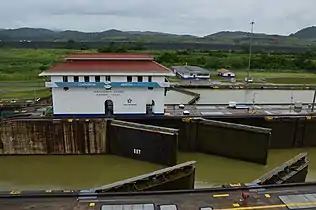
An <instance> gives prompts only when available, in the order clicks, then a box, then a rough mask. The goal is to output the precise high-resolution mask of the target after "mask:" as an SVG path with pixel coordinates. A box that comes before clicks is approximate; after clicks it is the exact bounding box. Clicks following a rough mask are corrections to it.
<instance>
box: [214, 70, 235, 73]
mask: <svg viewBox="0 0 316 210" xmlns="http://www.w3.org/2000/svg"><path fill="white" fill-rule="evenodd" d="M217 72H219V73H229V72H232V71H230V70H228V69H219V70H217Z"/></svg>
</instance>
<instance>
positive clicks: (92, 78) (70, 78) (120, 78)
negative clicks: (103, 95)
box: [51, 76, 165, 82]
mask: <svg viewBox="0 0 316 210" xmlns="http://www.w3.org/2000/svg"><path fill="white" fill-rule="evenodd" d="M110 79H111V82H126V81H127V76H110ZM137 79H138V78H137V76H132V82H137V81H138V80H137ZM89 80H90V82H95V76H90V77H89ZM51 81H52V82H62V81H63V77H62V76H52V77H51ZM105 81H106V79H105V76H100V82H105ZM164 81H165V77H162V76H161V77H152V82H164ZM68 82H74V77H73V76H68ZM79 82H84V76H79ZM143 82H148V76H143Z"/></svg>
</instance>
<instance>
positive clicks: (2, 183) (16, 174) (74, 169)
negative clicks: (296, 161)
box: [0, 149, 316, 190]
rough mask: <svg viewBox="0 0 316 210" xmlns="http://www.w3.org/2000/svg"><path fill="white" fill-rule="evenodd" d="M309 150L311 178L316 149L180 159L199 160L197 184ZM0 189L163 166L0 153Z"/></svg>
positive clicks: (96, 180) (226, 179)
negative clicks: (257, 158) (250, 159)
mask: <svg viewBox="0 0 316 210" xmlns="http://www.w3.org/2000/svg"><path fill="white" fill-rule="evenodd" d="M300 152H308V153H309V159H310V162H311V163H310V169H309V174H308V180H309V181H312V180H314V181H316V149H295V150H272V151H270V153H269V160H268V165H267V166H261V165H257V164H251V163H247V162H243V161H236V160H232V159H227V158H221V157H216V156H211V155H205V154H199V153H179V161H178V162H179V163H180V162H185V161H189V160H196V161H198V163H197V164H196V169H197V174H196V187H209V186H212V185H214V184H220V183H230V182H250V181H253V180H254V179H256V178H258V177H259V176H261V175H262V174H263V173H265V172H267V171H269V170H271V169H272V168H274V167H276V166H278V165H279V164H282V163H283V162H285V161H286V160H288V159H289V158H291V157H293V156H295V155H297V154H299V153H300ZM0 166H1V172H0V190H23V189H87V188H91V187H98V186H102V185H105V184H108V183H111V182H114V181H119V180H123V179H126V178H130V177H133V176H137V175H141V174H143V173H148V172H151V171H154V170H157V169H161V168H163V166H160V165H155V164H150V163H146V162H141V161H136V160H132V159H126V158H121V157H117V156H110V155H104V156H41V157H39V156H32V157H30V156H29V157H0Z"/></svg>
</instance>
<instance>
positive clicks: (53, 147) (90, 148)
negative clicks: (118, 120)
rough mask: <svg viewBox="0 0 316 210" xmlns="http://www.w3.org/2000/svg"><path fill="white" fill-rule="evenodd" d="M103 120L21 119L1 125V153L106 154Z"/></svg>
mask: <svg viewBox="0 0 316 210" xmlns="http://www.w3.org/2000/svg"><path fill="white" fill-rule="evenodd" d="M105 133H106V129H105V124H104V120H97V119H94V120H67V119H63V120H61V119H56V120H52V119H42V120H39V119H37V120H32V119H20V120H13V121H7V122H2V123H1V124H0V155H37V154H65V155H67V154H103V153H105V152H106V148H105V146H106V143H105V141H106V135H105Z"/></svg>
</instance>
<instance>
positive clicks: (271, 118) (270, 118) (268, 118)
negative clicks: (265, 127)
mask: <svg viewBox="0 0 316 210" xmlns="http://www.w3.org/2000/svg"><path fill="white" fill-rule="evenodd" d="M265 119H266V120H273V117H271V116H267V117H265Z"/></svg>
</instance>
